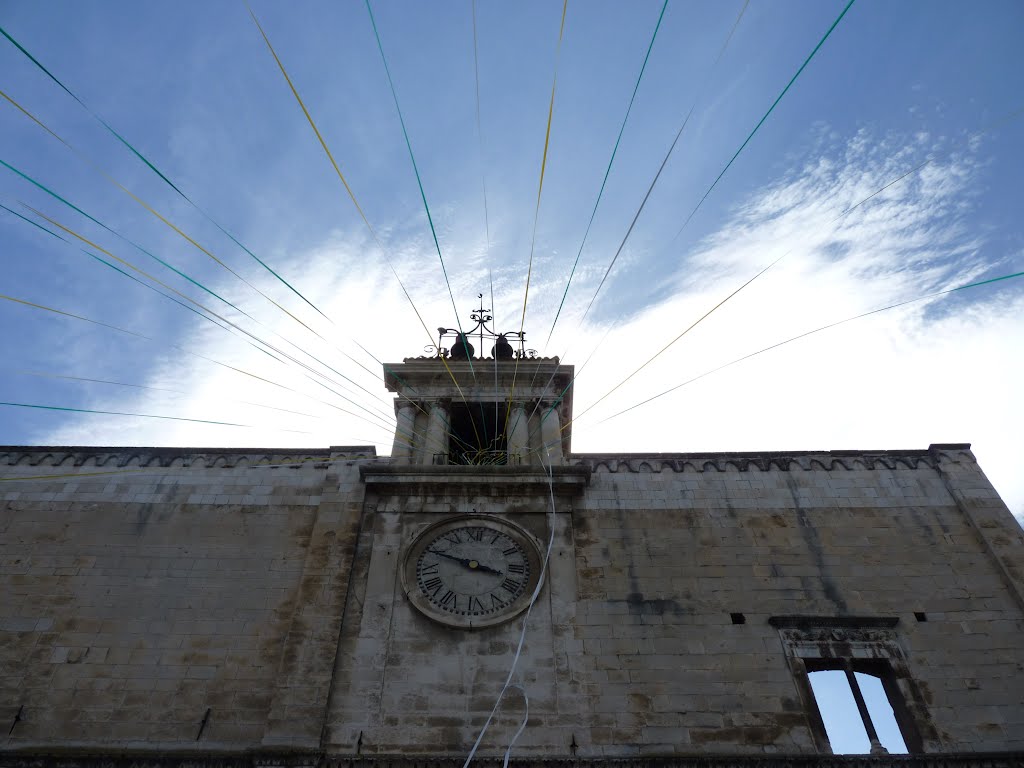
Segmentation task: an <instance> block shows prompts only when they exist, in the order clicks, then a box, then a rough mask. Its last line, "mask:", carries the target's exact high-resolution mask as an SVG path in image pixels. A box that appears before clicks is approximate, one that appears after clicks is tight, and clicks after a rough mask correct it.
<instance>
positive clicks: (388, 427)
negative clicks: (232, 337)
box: [0, 204, 423, 437]
mask: <svg viewBox="0 0 1024 768" xmlns="http://www.w3.org/2000/svg"><path fill="white" fill-rule="evenodd" d="M0 208H2V209H3V210H6V211H7V212H9V213H11V214H13V215H14V216H17V217H18V218H19V219H21V220H23V221H25V222H26V223H28V224H31V225H32V226H34V227H36V228H37V229H39V230H41V231H43V232H45V233H46V234H48V235H50V236H52V237H54V238H57V239H58V240H61V241H63V242H64V243H66V244H68V245H72V243H71V241H69V240H68V239H67V238H65V237H62V236H61V235H59V234H57V233H56V232H53V231H52V230H50V229H47V228H46V227H44V226H42V225H41V224H39V223H38V222H35V221H33V220H32V219H29V218H27V217H26V216H23V215H22V214H20V213H18V212H17V211H15V210H12V209H11V208H8V207H7V206H5V205H3V204H0ZM79 250H80V251H81V252H82V253H84V254H86V255H87V256H90V257H91V258H93V259H95V260H97V261H99V262H100V263H102V264H104V265H106V266H108V267H110V268H111V269H113V270H116V271H117V272H119V273H120V274H122V275H124V276H125V277H127V278H129V279H130V280H133V281H134V282H136V283H138V284H139V285H141V286H143V287H145V288H147V289H149V290H151V291H154V292H156V293H158V294H160V295H161V296H163V297H164V298H167V299H169V300H171V301H173V302H174V303H176V304H178V305H179V306H182V307H184V308H185V309H187V310H189V311H190V312H192V313H194V314H196V315H199V316H200V317H202V318H203V319H204V320H208V321H209V322H211V323H213V324H214V325H216V326H217V327H219V328H223V329H224V330H226V331H228V332H230V333H232V334H236V335H237V332H236V331H235V330H233V329H232V328H231V327H230V326H227V325H222V324H221V323H219V322H218V321H217V320H215V319H214V318H212V317H210V316H208V315H206V314H205V313H203V312H200V311H198V310H196V309H194V308H193V307H190V306H189V305H188V304H185V303H184V302H182V301H179V300H178V299H176V298H175V297H174V296H171V295H170V294H168V293H165V292H163V291H161V290H160V289H159V288H156V287H155V286H153V285H150V284H149V283H146V282H143V281H142V280H139V279H138V278H137V277H135V276H134V275H132V274H130V273H129V272H126V271H125V270H123V269H121V268H120V267H118V266H117V265H116V264H112V263H110V262H109V261H107V260H106V259H103V258H101V257H99V256H96V255H95V254H93V253H90V252H89V251H87V250H85V249H84V248H82V249H79ZM33 306H39V307H40V308H44V309H47V308H46V307H42V306H41V305H33ZM54 311H56V310H54ZM61 314H66V313H61ZM73 317H78V316H74V315H73ZM78 319H86V318H78ZM90 322H92V321H90ZM108 327H111V328H114V329H115V330H124V329H119V328H117V327H116V326H108ZM126 332H127V331H126ZM145 338H149V337H145ZM240 338H241V337H240ZM242 340H243V341H245V342H246V343H247V344H249V345H250V346H251V347H253V348H254V349H256V350H257V351H259V352H262V353H263V354H265V355H268V356H270V357H271V358H273V359H274V360H275V361H276V362H278V363H282V364H285V365H287V363H285V361H284V360H282V359H281V358H279V357H277V356H276V355H275V354H273V353H272V352H269V351H267V350H266V349H264V348H263V347H260V346H259V345H257V344H255V343H254V342H253V341H250V340H249V339H245V338H242ZM154 341H155V339H154ZM176 348H177V349H180V348H178V347H176ZM213 362H216V361H213ZM303 375H304V376H305V377H306V378H308V379H310V381H312V382H313V383H315V384H317V385H318V386H321V387H324V388H326V389H327V390H328V391H329V392H331V393H332V394H334V395H335V396H338V397H341V398H342V399H346V400H347V399H348V398H345V396H344V395H341V394H340V393H338V392H335V391H334V390H332V389H331V388H330V387H326V385H324V384H323V382H321V381H319V380H317V379H314V378H312V377H311V376H309V375H308V374H303ZM58 378H75V377H58ZM83 380H84V379H83ZM106 383H110V384H116V383H117V382H106ZM271 383H273V382H271ZM122 386H133V385H122ZM134 386H140V385H134ZM149 389H154V388H152V387H150V388H149ZM169 391H175V390H169ZM291 391H293V392H296V393H297V394H300V395H302V396H303V397H308V398H310V399H312V400H314V401H315V402H318V403H320V404H321V405H324V406H327V407H329V408H334V409H337V410H341V411H342V412H344V413H346V414H349V415H353V416H356V417H357V418H361V419H363V420H364V421H367V422H368V423H370V424H371V425H373V426H375V427H378V428H380V429H384V430H385V431H391V425H390V423H388V422H387V421H385V422H384V423H383V424H379V423H377V422H374V421H369V420H368V419H367V418H366V417H364V416H362V415H361V414H355V413H353V412H351V411H349V410H347V409H344V408H339V407H338V406H336V405H335V404H334V403H330V402H328V401H325V400H321V399H320V398H316V397H312V396H311V395H306V394H304V393H302V392H298V391H296V390H291ZM349 402H352V404H353V405H355V406H356V407H360V408H362V409H363V410H365V411H366V412H367V413H368V414H370V415H371V416H372V417H373V418H375V419H380V417H379V416H378V415H377V414H375V413H373V412H372V411H370V410H368V409H367V408H366V407H365V406H362V405H360V404H359V403H357V402H355V401H349ZM249 404H250V405H255V406H257V407H262V408H273V409H274V410H284V411H286V412H287V409H281V408H274V407H273V406H267V405H261V404H259V403H249ZM419 410H420V411H421V412H423V409H422V408H420V409H419ZM294 413H298V412H294ZM301 415H306V414H301ZM386 418H390V417H389V416H386ZM396 431H397V432H398V433H399V434H402V435H405V436H408V437H412V436H414V435H417V434H418V435H420V436H421V437H422V435H423V433H422V432H421V431H417V430H413V431H412V433H411V434H409V435H406V432H405V430H403V429H402V428H401V427H398V426H397V425H396Z"/></svg>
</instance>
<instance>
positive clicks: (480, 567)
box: [427, 549, 502, 576]
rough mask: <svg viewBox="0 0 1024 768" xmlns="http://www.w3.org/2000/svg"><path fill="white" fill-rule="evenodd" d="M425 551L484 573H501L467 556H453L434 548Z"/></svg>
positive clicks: (499, 574)
mask: <svg viewBox="0 0 1024 768" xmlns="http://www.w3.org/2000/svg"><path fill="white" fill-rule="evenodd" d="M427 552H430V553H431V554H432V555H437V556H438V557H445V558H447V559H449V560H454V561H455V562H456V563H458V564H459V565H464V566H466V567H467V568H469V569H471V570H474V571H483V572H484V573H494V574H497V575H498V576H501V575H502V573H501V571H499V570H495V569H494V568H491V567H490V566H489V565H484V564H483V563H480V562H478V561H476V560H471V559H469V558H468V557H455V556H454V555H449V554H448V553H447V552H438V551H437V550H436V549H428V550H427Z"/></svg>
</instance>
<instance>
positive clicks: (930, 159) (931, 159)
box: [573, 106, 1024, 421]
mask: <svg viewBox="0 0 1024 768" xmlns="http://www.w3.org/2000/svg"><path fill="white" fill-rule="evenodd" d="M1022 113H1024V106H1021V107H1017V108H1016V109H1013V110H1011V111H1010V112H1008V113H1006V114H1004V115H1002V116H1000V117H999V118H997V119H996V120H993V121H992V122H990V123H989V124H987V125H985V126H983V127H982V128H981V129H979V130H977V131H974V132H972V133H971V134H969V135H968V136H967V138H966V139H964V141H963V142H960V143H966V144H969V143H970V142H972V141H974V140H976V139H977V138H979V137H980V136H982V135H984V134H985V133H987V132H988V131H990V130H992V129H993V128H996V127H998V126H999V125H1002V124H1004V123H1006V122H1007V121H1009V120H1011V119H1013V118H1014V117H1017V116H1019V115H1020V114H1022ZM953 151H954V150H953V149H950V150H948V151H947V152H945V153H942V154H940V155H932V156H931V157H928V158H927V159H925V160H924V161H923V162H921V163H918V164H917V165H914V166H913V167H911V168H910V169H909V170H907V171H905V172H904V173H901V174H900V175H898V176H896V177H895V178H893V179H891V180H890V181H888V182H886V183H885V184H883V185H882V186H881V187H879V188H878V189H876V190H874V191H873V192H872V193H871V194H869V195H867V196H866V197H864V198H862V199H860V200H859V201H858V202H856V203H855V204H853V205H851V206H849V207H848V208H845V209H843V210H842V211H841V212H840V213H839V214H837V215H836V216H835V217H834V218H832V219H831V220H829V221H828V222H826V224H825V226H832V225H834V224H836V223H837V222H838V221H840V220H841V219H843V218H845V217H847V216H849V215H850V214H851V213H853V212H854V211H856V210H857V209H859V208H860V207H861V206H863V205H865V204H866V203H868V202H869V201H871V200H872V199H874V198H875V197H877V196H878V195H880V194H882V193H883V192H885V191H886V190H888V189H889V188H890V187H892V186H894V185H895V184H898V183H899V182H901V181H903V180H904V179H906V178H907V177H909V176H911V175H913V174H915V173H917V172H919V171H920V170H922V169H923V168H925V167H926V166H928V165H931V164H932V163H934V162H935V161H936V160H937V159H938V158H939V157H942V156H948V155H950V154H952V152H953ZM839 192H840V190H838V189H837V190H835V191H833V192H832V194H831V195H829V196H828V197H827V198H826V201H827V200H829V199H831V198H833V197H835V196H836V195H838V194H839ZM792 251H793V249H792V248H790V249H789V250H787V251H785V252H784V253H783V254H782V255H780V256H778V257H777V258H776V259H774V260H773V261H771V262H770V263H769V264H767V265H766V266H765V267H762V268H761V269H760V270H759V271H758V272H756V273H755V274H754V275H753V276H751V277H750V278H749V279H747V280H746V281H745V282H744V283H743V284H741V285H740V286H739V287H738V288H736V289H735V290H734V291H732V292H731V293H730V294H729V295H728V296H726V297H725V298H724V299H722V300H721V301H719V302H718V303H717V304H715V305H714V306H712V307H711V308H710V309H709V310H708V311H707V312H705V313H704V314H703V315H701V316H700V317H699V318H698V319H697V320H695V321H694V322H693V323H691V324H690V325H689V326H687V327H686V329H684V330H683V331H682V332H681V333H680V334H678V335H677V336H676V337H675V338H674V339H672V340H671V341H670V342H669V343H668V344H666V345H665V346H663V347H662V348H661V349H659V350H658V351H657V352H656V353H655V354H654V355H652V356H651V357H650V358H648V359H647V360H646V361H645V362H644V363H643V364H641V365H640V367H638V368H636V369H635V370H634V371H633V372H632V373H630V374H629V375H627V376H626V377H625V378H624V379H623V380H621V381H620V382H619V383H618V384H616V385H615V386H613V387H612V388H611V389H610V390H608V391H607V392H606V393H605V394H604V395H602V396H601V397H600V398H598V399H597V400H596V401H594V402H593V403H591V404H590V405H589V406H588V407H587V408H586V409H585V410H583V411H582V412H581V413H579V414H578V415H576V416H575V417H574V419H573V420H574V421H576V420H579V419H580V418H581V417H582V416H583V415H584V414H585V413H587V412H588V411H590V410H591V409H593V408H594V407H595V406H597V405H598V403H600V402H602V401H603V400H605V399H606V398H607V397H608V396H609V395H611V394H612V393H613V392H615V391H616V390H617V389H619V387H621V386H623V385H624V384H625V383H626V382H628V381H629V380H630V379H632V378H633V377H634V376H635V375H636V374H638V373H639V372H640V371H642V370H643V369H644V368H646V367H647V366H648V365H649V364H650V363H652V362H653V361H654V360H655V359H657V358H658V357H659V356H661V355H662V354H663V353H664V352H665V351H667V350H668V349H669V348H670V347H672V346H673V345H674V344H676V343H677V342H678V341H680V340H681V339H682V338H683V337H684V336H685V335H686V334H688V333H689V332H690V331H692V330H693V329H694V328H695V327H697V326H698V325H699V324H700V323H701V322H703V321H704V320H705V319H706V318H707V317H708V316H709V315H711V314H712V313H713V312H715V311H716V310H717V309H719V308H720V307H721V306H722V305H723V304H725V303H726V302H727V301H729V300H730V299H732V298H733V297H734V296H736V295H737V294H738V293H739V292H740V291H742V290H743V289H744V288H746V287H747V286H749V285H750V284H751V283H753V282H754V281H755V280H757V279H758V278H759V277H761V276H762V275H764V273H765V272H767V271H768V270H769V269H771V268H772V267H774V266H775V265H776V264H778V263H779V262H780V261H782V260H783V259H784V258H786V257H787V256H788V255H789V254H790V253H792Z"/></svg>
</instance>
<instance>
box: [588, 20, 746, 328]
mask: <svg viewBox="0 0 1024 768" xmlns="http://www.w3.org/2000/svg"><path fill="white" fill-rule="evenodd" d="M749 5H750V0H744V3H743V7H742V8H740V12H739V13H738V14H737V15H736V20H735V21H734V22H733V24H732V27H731V28H730V30H729V34H728V35H726V37H725V42H723V43H722V46H721V48H719V49H718V55H717V56H715V60H714V62H713V63H712V64H711V67H710V69H709V70H708V74H707V76H706V77H705V78H704V79H703V86H702V87H701V89H700V90H699V91H698V92H697V95H696V96H695V97H694V99H693V103H692V104H690V109H689V110H687V113H686V116H685V117H684V118H683V122H682V124H681V125H680V126H679V130H678V131H676V135H675V138H674V139H672V143H671V144H670V145H669V148H668V152H666V153H665V157H664V158H663V159H662V161H661V165H660V166H658V171H657V173H655V174H654V179H652V180H651V183H650V186H648V187H647V192H646V193H644V197H643V200H641V201H640V206H639V207H638V208H637V210H636V213H635V214H633V220H632V221H631V222H630V223H629V227H628V228H627V229H626V234H625V235H623V237H622V242H620V243H619V247H618V248H617V249H616V250H615V255H614V256H612V259H611V261H610V262H608V266H607V267H606V268H605V271H604V275H603V276H602V277H601V282H600V283H598V286H597V290H595V291H594V295H593V296H592V297H591V299H590V303H589V304H587V308H586V310H585V311H584V312H583V316H582V317H581V318H580V322H579V325H581V326H582V325H583V323H584V321H585V320H586V319H587V316H588V315H589V314H590V310H591V309H592V308H593V306H594V302H596V301H597V297H598V295H599V294H600V293H601V289H602V288H604V284H605V282H606V281H607V280H608V275H610V274H611V271H612V268H613V267H614V266H615V262H617V261H618V259H619V255H620V254H621V253H622V251H623V249H624V248H625V247H626V243H627V241H628V240H629V236H630V235H631V234H633V228H634V227H636V223H637V221H638V220H639V219H640V214H641V213H643V210H644V207H645V206H646V205H647V201H648V200H649V199H650V197H651V193H652V192H654V188H655V186H657V184H658V179H660V178H661V174H662V171H664V170H665V166H666V165H668V161H669V158H671V157H672V152H673V151H675V148H676V145H677V144H678V143H679V139H681V138H682V136H683V133H684V132H685V131H686V126H687V125H689V123H690V117H691V116H692V115H693V112H694V110H695V109H696V108H697V104H698V102H699V101H700V98H701V97H702V96H703V93H704V89H705V88H706V87H707V84H708V83H709V82H710V81H711V74H712V73H714V71H715V70H716V69H717V68H718V64H719V62H720V61H721V60H722V56H724V55H725V51H726V49H727V48H728V47H729V43H730V42H731V41H732V38H733V35H734V34H735V33H736V29H737V28H738V27H739V25H740V21H742V19H743V15H744V14H745V13H746V12H747V7H748V6H749Z"/></svg>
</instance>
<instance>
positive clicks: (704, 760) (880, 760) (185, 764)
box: [0, 748, 1024, 768]
mask: <svg viewBox="0 0 1024 768" xmlns="http://www.w3.org/2000/svg"><path fill="white" fill-rule="evenodd" d="M9 749H10V748H8V750H9ZM464 762H465V756H459V757H432V756H428V755H396V756H387V755H381V756H373V757H370V756H366V757H363V756H354V755H348V756H347V755H331V754H326V753H323V752H286V753H269V752H263V751H248V750H238V751H224V752H212V751H209V750H207V751H203V752H200V751H198V750H197V751H194V752H192V751H186V750H179V749H167V750H147V751H146V752H134V753H132V752H125V751H122V750H117V749H110V750H107V751H102V750H98V749H93V750H88V751H86V750H84V749H82V750H77V751H76V750H71V749H66V750H60V751H56V750H54V751H52V752H49V751H47V752H42V751H38V750H37V751H34V752H29V751H27V750H26V751H19V752H11V751H4V750H3V749H2V748H0V768H461V767H462V765H463V764H464ZM473 764H474V765H475V766H478V767H479V768H499V766H501V764H502V760H501V758H498V757H478V758H475V759H474V761H473ZM509 765H510V766H513V768H890V766H891V767H892V768H1020V766H1024V752H1016V751H1015V752H975V753H949V754H941V753H939V754H927V755H808V754H796V755H793V754H789V755H786V754H780V755H712V754H705V755H693V756H689V755H679V756H664V757H662V756H652V757H635V758H569V757H565V758H519V759H512V760H510V761H509Z"/></svg>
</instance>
